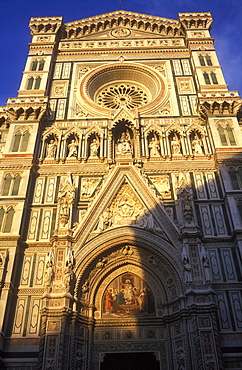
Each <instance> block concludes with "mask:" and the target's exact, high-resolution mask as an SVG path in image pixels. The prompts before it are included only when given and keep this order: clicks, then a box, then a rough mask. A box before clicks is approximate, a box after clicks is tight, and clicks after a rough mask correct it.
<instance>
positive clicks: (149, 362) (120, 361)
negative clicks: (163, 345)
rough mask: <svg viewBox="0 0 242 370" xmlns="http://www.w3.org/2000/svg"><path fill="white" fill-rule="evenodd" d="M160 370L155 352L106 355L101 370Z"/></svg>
mask: <svg viewBox="0 0 242 370" xmlns="http://www.w3.org/2000/svg"><path fill="white" fill-rule="evenodd" d="M114 369H115V370H150V369H152V370H159V369H160V365H159V361H157V360H156V356H155V354H154V352H135V353H106V354H105V356H104V360H103V362H102V363H101V366H100V370H114Z"/></svg>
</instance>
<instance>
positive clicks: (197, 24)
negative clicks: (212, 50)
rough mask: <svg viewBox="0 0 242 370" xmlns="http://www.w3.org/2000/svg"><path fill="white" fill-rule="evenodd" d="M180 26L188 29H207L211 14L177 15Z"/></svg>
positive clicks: (210, 21)
mask: <svg viewBox="0 0 242 370" xmlns="http://www.w3.org/2000/svg"><path fill="white" fill-rule="evenodd" d="M178 17H179V21H180V23H181V24H182V26H183V27H184V28H185V29H186V30H188V29H204V28H205V29H209V28H210V26H211V24H212V22H213V18H212V15H211V13H178Z"/></svg>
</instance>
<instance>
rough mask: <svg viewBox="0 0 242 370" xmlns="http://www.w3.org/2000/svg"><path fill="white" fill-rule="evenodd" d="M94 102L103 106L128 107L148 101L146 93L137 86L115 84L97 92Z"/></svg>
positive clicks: (139, 105) (138, 105) (141, 104)
mask: <svg viewBox="0 0 242 370" xmlns="http://www.w3.org/2000/svg"><path fill="white" fill-rule="evenodd" d="M96 102H97V103H98V104H99V105H101V106H102V107H105V108H110V109H117V108H119V107H121V106H125V107H126V108H128V109H134V108H138V107H142V106H143V105H145V104H147V102H148V95H147V93H146V92H145V91H144V90H143V89H141V88H140V87H138V86H135V85H131V84H130V85H129V84H116V85H112V86H108V87H107V88H105V89H103V90H102V91H101V92H99V94H98V96H97V97H96Z"/></svg>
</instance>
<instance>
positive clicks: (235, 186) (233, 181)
mask: <svg viewBox="0 0 242 370" xmlns="http://www.w3.org/2000/svg"><path fill="white" fill-rule="evenodd" d="M229 176H230V180H231V184H232V188H233V189H234V190H238V189H240V186H239V181H238V177H237V173H236V171H229Z"/></svg>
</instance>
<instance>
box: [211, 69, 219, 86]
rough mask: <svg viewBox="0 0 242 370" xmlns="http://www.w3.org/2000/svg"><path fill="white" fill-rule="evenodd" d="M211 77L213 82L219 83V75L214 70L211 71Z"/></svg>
mask: <svg viewBox="0 0 242 370" xmlns="http://www.w3.org/2000/svg"><path fill="white" fill-rule="evenodd" d="M211 79H212V82H213V84H215V85H217V84H218V80H217V76H216V74H215V73H214V72H212V73H211Z"/></svg>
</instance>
